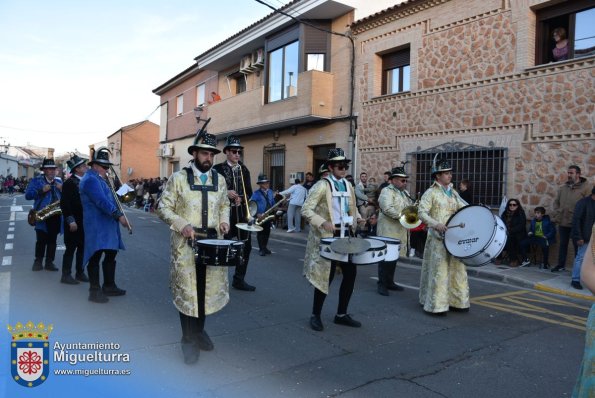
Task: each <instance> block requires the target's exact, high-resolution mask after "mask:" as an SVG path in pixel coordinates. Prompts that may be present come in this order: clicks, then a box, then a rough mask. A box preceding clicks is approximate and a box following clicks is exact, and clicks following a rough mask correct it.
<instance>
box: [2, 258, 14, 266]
mask: <svg viewBox="0 0 595 398" xmlns="http://www.w3.org/2000/svg"><path fill="white" fill-rule="evenodd" d="M11 264H12V256H4V257H2V265H11Z"/></svg>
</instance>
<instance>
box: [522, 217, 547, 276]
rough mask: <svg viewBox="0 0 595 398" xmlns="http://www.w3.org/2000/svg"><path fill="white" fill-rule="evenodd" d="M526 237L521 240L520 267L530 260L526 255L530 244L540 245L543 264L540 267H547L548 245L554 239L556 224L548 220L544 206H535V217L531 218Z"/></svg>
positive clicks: (527, 263) (529, 262)
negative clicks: (521, 261)
mask: <svg viewBox="0 0 595 398" xmlns="http://www.w3.org/2000/svg"><path fill="white" fill-rule="evenodd" d="M527 235H528V237H527V238H526V239H524V240H523V241H522V242H521V256H522V258H524V260H523V263H522V264H521V267H528V266H530V265H531V261H530V260H529V258H528V257H527V251H528V249H529V246H530V245H536V246H539V247H541V251H542V253H543V265H541V266H540V267H539V268H540V269H548V268H549V254H550V246H551V245H552V243H554V242H555V241H556V225H555V224H554V223H553V222H552V221H550V216H548V215H546V214H545V208H543V207H541V206H538V207H536V208H535V218H534V219H533V220H531V226H530V227H529V233H528V234H527Z"/></svg>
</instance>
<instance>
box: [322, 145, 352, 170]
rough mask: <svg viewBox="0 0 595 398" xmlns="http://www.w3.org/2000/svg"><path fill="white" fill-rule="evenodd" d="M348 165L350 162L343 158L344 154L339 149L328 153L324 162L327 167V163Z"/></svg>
mask: <svg viewBox="0 0 595 398" xmlns="http://www.w3.org/2000/svg"><path fill="white" fill-rule="evenodd" d="M339 162H343V163H350V162H351V160H350V159H347V158H346V157H345V152H343V149H341V148H333V149H331V150H330V151H328V159H327V160H326V164H327V167H328V164H329V163H339Z"/></svg>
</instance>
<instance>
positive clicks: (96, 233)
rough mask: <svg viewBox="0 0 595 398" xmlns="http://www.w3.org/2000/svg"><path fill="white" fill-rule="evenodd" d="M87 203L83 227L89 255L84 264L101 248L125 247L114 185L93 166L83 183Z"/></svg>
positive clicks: (84, 210)
mask: <svg viewBox="0 0 595 398" xmlns="http://www.w3.org/2000/svg"><path fill="white" fill-rule="evenodd" d="M79 191H80V194H81V203H82V205H83V226H84V229H85V255H84V257H83V264H87V262H88V261H89V258H91V256H92V255H93V254H94V253H95V252H96V251H98V250H106V249H109V250H119V249H124V243H123V242H122V235H121V233H120V223H119V222H118V218H119V217H120V216H121V215H122V213H120V212H119V210H118V206H117V205H116V201H115V199H114V196H113V195H112V192H111V190H110V188H109V187H108V186H107V183H106V182H105V180H104V179H103V178H101V176H100V175H99V174H98V173H97V172H96V171H95V170H93V169H90V170H89V171H87V172H86V173H85V175H84V176H83V178H82V180H81V183H80V185H79Z"/></svg>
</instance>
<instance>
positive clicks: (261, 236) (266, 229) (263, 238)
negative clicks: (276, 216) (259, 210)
mask: <svg viewBox="0 0 595 398" xmlns="http://www.w3.org/2000/svg"><path fill="white" fill-rule="evenodd" d="M260 226H261V227H262V231H258V232H257V233H256V240H257V241H258V248H259V249H260V250H264V249H266V248H267V245H268V244H269V236H271V221H267V222H265V223H263V224H261V225H260Z"/></svg>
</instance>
